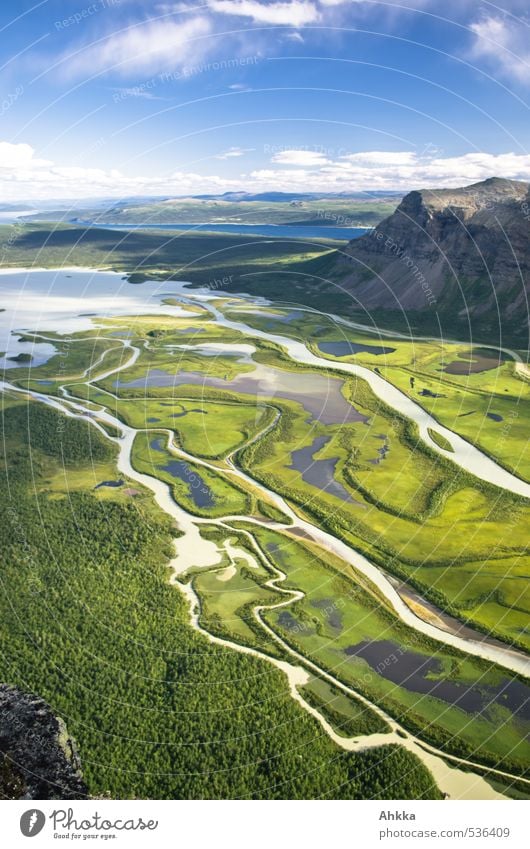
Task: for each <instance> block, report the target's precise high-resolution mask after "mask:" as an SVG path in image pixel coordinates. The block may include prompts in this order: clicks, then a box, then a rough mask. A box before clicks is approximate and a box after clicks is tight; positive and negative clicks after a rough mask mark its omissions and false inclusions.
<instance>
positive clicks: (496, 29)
mask: <svg viewBox="0 0 530 849" xmlns="http://www.w3.org/2000/svg"><path fill="white" fill-rule="evenodd" d="M471 30H472V32H473V33H474V35H475V42H474V44H473V56H474V57H475V58H477V59H486V60H487V61H488V62H490V63H491V64H492V65H493V66H495V67H496V68H497V69H498V70H499V72H500V73H501V74H502V75H503V76H505V77H508V78H510V79H513V80H516V81H517V82H522V83H528V82H530V49H529V47H528V42H529V36H530V28H529V26H528V23H526V22H525V21H520V20H516V19H514V18H498V17H494V16H487V17H484V18H482V19H481V20H479V21H475V23H472V24H471Z"/></svg>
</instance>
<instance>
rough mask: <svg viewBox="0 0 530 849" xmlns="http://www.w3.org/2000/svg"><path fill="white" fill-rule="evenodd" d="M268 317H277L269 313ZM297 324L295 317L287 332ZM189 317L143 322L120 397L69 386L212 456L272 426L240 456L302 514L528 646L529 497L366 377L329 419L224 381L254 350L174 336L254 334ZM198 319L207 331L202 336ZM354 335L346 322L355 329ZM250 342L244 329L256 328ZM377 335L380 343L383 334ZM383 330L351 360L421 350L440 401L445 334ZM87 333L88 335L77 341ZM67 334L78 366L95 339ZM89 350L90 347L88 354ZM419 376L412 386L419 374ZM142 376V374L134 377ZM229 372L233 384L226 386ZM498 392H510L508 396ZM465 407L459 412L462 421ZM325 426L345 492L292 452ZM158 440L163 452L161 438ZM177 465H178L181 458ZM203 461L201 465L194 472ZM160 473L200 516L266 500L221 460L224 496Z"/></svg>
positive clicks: (139, 450) (141, 454) (144, 445)
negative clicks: (340, 417)
mask: <svg viewBox="0 0 530 849" xmlns="http://www.w3.org/2000/svg"><path fill="white" fill-rule="evenodd" d="M316 320H321V319H317V318H316V317H314V316H313V317H311V321H316ZM257 321H258V322H263V321H264V319H261V318H258V319H257ZM266 321H267V322H269V323H270V322H271V319H270V318H269V319H266ZM297 321H300V319H296V318H295V319H294V322H295V323H296V322H297ZM125 323H126V322H125ZM292 323H293V322H289V332H291V330H292V328H291V325H292ZM274 324H281V323H280V322H274ZM186 325H188V326H189V322H188V320H187V319H178V320H177V321H172V320H171V319H170V318H169V317H164V318H163V319H160V321H159V322H158V324H157V318H156V317H150V318H149V319H148V320H147V319H146V321H145V322H136V323H135V326H134V331H133V332H134V333H135V334H136V335H135V336H134V337H133V341H134V342H135V343H139V344H143V343H144V342H145V341H148V342H149V347H147V348H145V349H144V350H143V351H142V354H141V356H140V358H139V359H138V361H137V362H136V364H135V365H134V366H133V367H132V368H131V369H127V371H126V372H123V373H122V375H121V382H120V386H119V387H118V388H116V386H115V385H114V384H115V379H114V378H109V379H107V380H106V381H104V382H103V383H102V387H106V389H107V390H109V391H110V392H115V391H118V392H119V401H115V400H114V399H113V398H112V396H110V395H108V394H106V392H104V391H101V389H99V388H98V386H94V387H92V388H91V389H90V391H89V392H88V394H87V390H86V387H84V386H83V385H79V386H75V385H73V386H71V391H72V392H74V394H75V393H79V395H80V396H81V397H89V398H90V400H91V401H92V402H94V403H95V404H100V403H101V404H104V405H106V406H108V407H109V408H110V409H112V410H113V411H114V412H116V413H117V415H118V416H119V417H120V418H122V420H123V421H125V422H127V423H129V424H131V425H133V426H135V427H142V428H149V429H150V430H151V431H152V432H153V434H155V433H156V430H157V428H168V429H170V430H172V431H173V433H174V435H175V441H176V444H177V445H180V446H181V447H182V448H183V449H184V450H186V451H188V452H189V453H190V454H192V455H194V456H197V457H204V458H213V459H214V460H215V461H216V462H221V463H222V461H223V458H224V457H225V456H226V455H227V453H230V452H232V451H234V450H237V449H238V447H240V446H242V445H245V444H246V443H247V442H248V441H249V440H250V441H252V440H253V439H254V438H255V437H256V436H257V435H258V434H260V433H261V432H264V433H265V435H264V436H263V438H261V439H259V440H258V441H255V442H253V443H252V444H251V445H250V446H249V447H248V448H247V449H245V450H243V451H242V452H240V453H239V454H238V462H239V463H241V464H242V465H243V466H244V468H245V469H246V470H247V471H248V472H249V473H250V475H251V476H253V477H255V478H256V479H258V480H259V481H261V482H263V483H264V484H266V485H267V486H269V487H270V488H271V489H272V490H275V491H278V492H281V493H282V494H283V495H284V496H286V497H287V498H288V499H289V500H290V501H291V502H292V503H293V504H295V505H296V506H297V509H300V510H301V511H303V513H304V514H305V515H307V516H308V517H310V518H312V519H314V520H315V521H317V522H319V523H322V524H323V525H324V526H325V527H326V528H327V529H328V530H331V531H332V532H333V533H335V534H337V535H338V536H339V537H341V538H342V539H344V540H345V541H346V542H347V543H349V544H351V545H352V546H354V547H355V548H357V549H358V550H360V551H362V552H363V553H364V554H365V555H366V556H367V557H369V558H370V559H371V560H372V561H373V562H375V563H377V564H378V565H380V566H382V567H383V568H385V569H386V570H388V571H390V572H393V573H394V574H395V575H398V576H400V577H401V578H404V579H405V580H407V581H408V582H409V583H410V584H411V585H413V586H415V587H416V588H417V589H418V590H419V591H420V592H421V593H422V594H423V595H424V596H425V597H426V598H428V599H430V600H431V601H433V602H434V603H435V604H436V605H438V606H439V607H440V608H442V609H443V610H446V611H447V612H448V613H451V614H453V615H455V616H457V617H459V618H461V619H463V620H464V621H466V622H469V623H470V624H473V625H474V626H476V627H478V628H480V629H481V630H484V631H485V632H487V633H490V634H494V635H496V636H498V637H500V638H501V639H504V640H506V641H508V642H511V643H513V644H515V645H518V646H521V647H526V648H528V646H529V645H530V635H529V633H528V629H527V617H528V613H529V610H530V599H529V593H528V589H527V582H526V581H525V580H524V579H525V576H526V575H527V573H528V553H527V550H526V525H527V522H528V505H527V504H526V503H525V502H524V501H523V500H521V499H517V498H515V497H512V496H510V495H509V494H508V493H505V492H502V491H500V490H496V489H495V488H493V487H488V486H486V485H485V484H482V483H481V482H480V481H478V480H477V479H475V478H473V477H472V476H470V475H467V474H465V473H463V472H462V471H461V470H459V469H456V468H455V467H454V466H453V465H452V464H451V463H450V462H448V461H445V460H443V459H442V458H441V457H440V456H439V455H438V454H435V453H434V452H433V451H430V450H429V449H427V448H426V447H425V446H424V445H423V444H422V443H421V442H420V441H419V440H418V437H417V433H416V432H415V430H414V428H413V427H412V426H411V425H409V424H407V423H406V422H405V421H403V420H401V419H400V418H399V417H397V416H396V415H395V414H393V412H392V411H391V410H389V409H388V408H386V407H385V406H384V405H383V404H382V403H381V402H379V401H378V400H377V399H376V398H375V397H374V396H373V394H372V393H371V391H370V390H369V388H368V387H367V385H366V384H365V383H364V381H360V380H354V379H348V380H346V381H345V382H344V384H343V388H342V393H343V395H344V396H345V397H346V398H348V399H350V400H351V402H352V403H353V404H354V406H355V407H356V409H357V410H358V411H359V413H361V414H362V415H364V416H366V418H367V419H368V422H367V423H366V424H365V423H363V422H359V423H354V424H341V423H337V424H336V425H324V424H323V423H322V422H321V421H318V420H315V419H308V415H307V411H306V410H305V409H304V407H303V406H302V404H301V403H299V402H298V401H292V400H289V399H287V398H283V397H278V396H275V397H274V398H267V393H266V392H263V391H260V397H259V398H258V397H256V396H255V395H249V394H246V395H245V394H241V393H238V392H235V391H234V389H233V388H230V387H228V381H229V380H231V379H232V378H233V377H235V376H236V375H241V374H248V373H251V372H252V369H253V367H254V366H253V364H252V361H246V362H241V361H239V360H238V358H236V357H229V356H224V355H223V356H215V357H206V356H202V355H199V354H197V353H195V352H193V351H189V350H186V349H180V350H178V352H177V353H176V354H175V350H176V349H174V348H171V347H169V346H171V345H175V344H183V345H187V344H194V343H195V344H196V343H197V342H198V341H200V342H201V343H203V342H210V343H212V342H213V343H218V342H224V343H227V342H230V343H239V342H241V341H242V340H243V339H245V337H242V335H241V334H238V333H235V332H233V331H227V330H226V329H223V328H221V327H219V326H216V325H215V324H214V323H212V322H211V321H205V320H204V319H202V318H201V319H193V322H192V325H193V326H192V327H191V328H190V329H189V332H188V333H181V332H178V331H179V330H182V328H183V326H184V327H185V326H186ZM199 328H200V329H201V330H202V331H203V332H201V333H200V336H197V330H198V329H199ZM299 332H304V333H306V334H307V335H308V336H309V338H316V339H318V340H319V341H320V339H322V338H324V339H328V338H329V333H330V331H329V328H326V334H327V335H326V334H322V335H321V336H320V337H319V336H311V333H310V331H309V330H308V327H307V324H304V325H303V326H302V329H300V330H299ZM311 332H313V333H314V334H316V333H317V329H316V328H315V327H313V328H312V331H311ZM294 335H296V330H295V331H294ZM354 336H355V334H353V333H352V334H350V336H349V338H350V340H351V339H353V338H354ZM306 338H307V337H306ZM355 338H356V339H357V343H358V344H361V342H363V341H364V342H365V343H367V340H366V337H364V338H363V337H361V336H359V335H358V334H357V335H356V336H355ZM245 341H247V342H248V339H246V340H245ZM370 342H371V343H372V345H373V344H374V340H373V339H370ZM383 342H384V344H385V345H387V346H388V347H395V348H396V350H395V352H392V353H387V354H385V355H382V354H378V355H376V354H374V353H373V352H359V353H358V354H356V355H355V356H354V357H352V359H353V361H360V362H362V363H363V364H364V365H366V366H367V367H372V368H377V369H378V370H379V371H381V373H382V372H383V371H384V370H385V369H389V368H390V366H387V365H385V363H388V362H390V360H391V359H392V358H393V359H394V360H395V361H396V363H397V365H396V368H398V367H399V368H403V366H401V365H400V363H406V362H409V361H411V359H412V358H413V357H415V360H414V362H415V364H416V372H415V375H416V376H415V377H414V375H412V374H411V375H409V377H408V385H409V391H410V392H411V394H412V397H414V398H415V400H419V401H420V402H421V403H425V404H426V403H427V402H429V401H430V400H434V401H435V402H437V403H442V402H445V400H446V399H445V398H442V399H429V398H426V397H424V396H420V395H419V394H418V392H419V391H421V389H420V387H423V378H422V377H421V374H423V372H422V371H420V369H423V370H424V371H425V369H426V368H427V366H425V365H423V363H425V362H427V363H428V364H430V368H431V370H432V371H433V372H435V373H439V372H438V371H437V368H438V367H437V366H436V365H435V363H439V361H440V356H441V352H440V349H439V347H437V346H436V345H435V344H434V343H429V342H419V343H418V344H417V345H416V348H415V351H416V353H415V354H414V355H413V354H412V352H411V345H410V343H406V342H403V341H401V340H394V339H389V340H386V339H385V340H383ZM108 344H112V343H108ZM77 345H79V348H75V346H77ZM70 347H71V349H72V350H76V351H77V353H76V356H77V357H78V358H79V362H78V363H77V366H78V367H79V368H80V367H81V366H83V365H85V363H86V361H87V360H90V356H91V350H90V345H89V344H88V343H87V344H86V345H85V346H84V348H83V346H82V344H81V343H78V342H76V343H72V344H71V345H70ZM455 347H456V350H451V351H450V352H449V354H448V353H447V351H446V352H445V360H444V362H446V363H447V362H449V363H450V362H459V361H460V358H459V357H458V353H459V352H460V350H461V349H460V348H458V346H455ZM256 349H257V350H256V353H255V355H254V360H255V361H256V362H261V363H262V364H268V365H270V366H271V367H274V368H276V369H283V370H285V369H288V370H294V372H295V373H299V372H300V373H301V374H307V373H309V374H311V373H315V372H311V371H310V370H308V369H303V368H302V369H300V367H299V366H295V364H293V363H292V362H291V361H289V360H288V359H287V358H286V357H285V356H284V355H282V354H281V352H279V350H278V349H277V347H275V346H271V345H267V344H265V343H261V342H257V341H256ZM83 351H84V359H83V357H82V356H81V354H82V352H83ZM98 352H99V348H98ZM107 357H108V358H110V357H116V358H119V357H121V353H120V352H119V351H118V350H117V351H116V352H114V351H111V352H110V353H109V354H107ZM407 357H408V360H407ZM67 361H68V359H67ZM105 361H106V360H105ZM376 363H377V365H376ZM509 367H510V363H506V364H504V365H503V366H500V367H499V368H501V369H507V368H509ZM155 369H156V370H158V371H162V372H166V373H167V374H168V375H169V377H170V381H169V382H170V384H171V383H173V379H172V377H171V375H177V376H178V375H180V374H181V373H182V372H183V371H185V372H188V373H191V374H198V375H204V380H205V382H204V383H203V382H200V384H199V385H196V386H193V385H186V384H185V383H184V384H182V385H179V384H176V385H170V386H168V387H155V386H152V385H150V384H146V381H145V375H146V374H148V373H149V372H152V371H153V370H155ZM43 371H44V373H45V374H47V375H48V376H49V375H52V374H53V364H52V363H51V362H50V363H49V364H48V365H47V366H45V367H41V369H35V370H33V371H32V376H33V379H34V380H35V379H39V375H40V374H41V373H42V372H43ZM72 371H74V370H72ZM209 376H211V377H217V378H220V379H221V380H220V383H221V385H220V386H217V387H216V388H212V387H209V386H207V385H206V378H207V377H209ZM412 377H414V386H412V385H411V378H412ZM471 377H472V379H473V380H475V379H479V380H483V381H485V382H486V381H491V380H492V377H491V373H490V371H486V372H481V373H479V374H474V375H472V376H471ZM135 379H136V381H137V382H139V386H138V387H136V388H131V387H127V384H128V383H130V382H131V381H133V380H135ZM444 379H445V378H444ZM448 379H450V381H451V385H454V386H460V389H458V390H455V391H458V392H460V393H462V394H465V393H468V392H469V390H468V389H467V386H466V387H464V386H462V381H463V378H462V376H461V375H449V377H448ZM225 380H226V381H227V389H226V390H225V389H224V388H222V384H223V383H224V381H225ZM511 380H512V381H513V382H514V383H517V384H518V385H521V386H523V388H525V387H524V385H523V384H522V382H521V381H520V380H519V378H516V377H513V376H512V378H511ZM458 381H460V382H461V383H460V384H459V383H458ZM465 381H467V377H466V378H465ZM33 385H34V386H35V385H36V384H33ZM497 397H498V396H496V398H497ZM499 400H503V398H502V396H501V398H500V399H499ZM466 403H467V402H466ZM194 411H195V412H194ZM198 411H200V412H198ZM183 414H184V415H183ZM467 418H468V417H463V418H460V419H459V421H460V422H465V421H466V420H467ZM469 418H471V416H470V417H469ZM521 419H522V414H521ZM149 420H151V421H149ZM155 420H157V421H155ZM486 422H487V424H485V425H484V427H485V433H487V434H488V438H491V439H492V440H493V434H494V432H495V428H496V427H498V425H499V423H498V422H496V421H493V420H490V419H486ZM486 429H487V430H486ZM463 435H465V434H463ZM317 437H320V438H321V439H323V440H324V444H323V445H322V447H321V448H320V449H319V450H318V452H316V453H315V454H314V455H313V462H319V461H321V462H326V461H327V462H328V463H332V464H334V469H333V478H334V480H336V481H337V482H338V483H339V484H340V485H341V486H342V488H343V492H344V493H345V494H346V496H347V498H348V499H349V500H345V499H344V498H341V497H339V496H338V495H337V494H336V492H333V491H326V490H324V491H323V490H322V488H321V487H316V486H314V485H311V484H310V483H308V482H307V481H306V480H304V478H303V477H302V475H301V474H300V472H299V471H297V470H296V468H294V466H293V451H296V450H299V449H301V448H303V447H306V448H307V447H308V446H310V445H311V444H312V443H313V442H314V440H315V439H316V438H317ZM512 437H513V439H514V443H515V450H517V445H518V444H520V445H521V447H522V443H523V441H524V442H525V444H526V435H525V434H524V435H523V429H522V428H521V431H520V432H519V433H517V432H516V433H514V434H512V433H510V434H508V435H507V437H506V444H507V445H509V444H510V443H511V440H512ZM485 438H486V437H485V436H481V438H480V440H479V439H478V437H477V438H476V440H475V441H477V442H478V443H479V445H480V444H481V440H484V439H485ZM153 439H154V435H153ZM153 439H151V442H152V441H153ZM518 439H519V440H520V442H519V443H518V441H517V440H518ZM149 445H150V442H149V440H148V438H147V437H142V440H138V443H137V447H136V456H137V461H138V463H139V466H138V468H141V469H142V470H144V471H151V472H153V471H154V472H155V474H156V473H159V472H160V470H159V469H158V470H157V467H158V466H164V465H168V463H170V462H171V459H174V458H171V457H169V455H167V456H166V455H165V454H164V453H160V452H158V451H157V452H154V451H153V450H151V449H150V448H149ZM162 447H163V449H164V451H165V446H162ZM496 447H497V449H498V450H499V451H500V450H501V449H502V447H503V446H502V444H501V441H498V442H497V443H496ZM506 450H507V449H506ZM166 461H167V462H166ZM178 471H179V472H182V469H181V468H179V470H178ZM198 471H199V470H195V471H194V474H195V473H198ZM163 474H164V475H165V478H164V479H165V480H166V481H167V482H168V483H170V484H171V485H172V486H174V487H176V488H175V490H174V491H175V495H176V497H177V500H179V503H181V504H182V506H185V507H186V509H192V507H193V509H194V511H195V512H198V514H199V515H203V516H210V515H215V516H220V515H223V514H224V515H227V514H233V513H238V514H241V513H242V512H244V509H245V507H246V508H247V510H248V509H250V510H251V514H256V511H257V512H258V514H259V513H261V514H263V512H264V511H263V505H262V506H261V507H260V506H259V505H258V503H257V502H258V497H259V496H258V494H257V493H256V492H252V491H248V492H245V493H244V492H243V491H242V490H241V489H240V488H239V486H235V485H234V483H233V479H230V481H229V479H227V478H223V476H222V474H221V473H220V474H219V475H217V474H216V473H213V472H204V473H203V472H202V470H201V472H200V474H198V477H199V479H201V480H202V478H203V477H204V475H206V477H208V478H210V476H212V479H211V487H210V484H206V486H205V488H206V489H207V490H208V491H211V492H212V494H213V496H212V497H213V499H214V501H215V507H213V506H211V505H210V506H208V507H200V506H197V504H195V503H194V501H193V498H192V497H191V496H192V493H191V492H190V488H189V485H188V484H187V483H186V481H185V480H184V481H175V479H174V478H173V476H172V475H171V474H170V472H169V471H167V470H166V471H165V472H164V473H163ZM224 487H226V490H225V488H224ZM225 495H226V497H227V500H225ZM207 501H208V499H207ZM221 505H222V506H221ZM212 511H213V512H212ZM507 523H508V524H509V533H507ZM477 564H480V568H477Z"/></svg>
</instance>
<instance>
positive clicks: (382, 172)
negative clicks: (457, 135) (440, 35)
mask: <svg viewBox="0 0 530 849" xmlns="http://www.w3.org/2000/svg"><path fill="white" fill-rule="evenodd" d="M303 153H305V154H306V157H305V162H304V157H303V156H302V154H303ZM271 164H272V165H274V166H278V165H281V164H283V165H285V166H288V167H286V168H284V169H282V168H278V167H273V168H268V169H260V170H257V171H253V172H252V174H251V175H250V177H251V178H252V180H253V181H254V182H255V181H257V182H258V183H260V184H263V185H264V186H268V187H272V186H275V187H276V188H277V189H278V190H284V191H289V190H292V189H295V190H296V189H300V190H302V187H305V190H306V191H330V192H341V191H356V190H368V191H370V190H374V191H375V190H381V189H383V190H384V189H389V190H390V189H403V190H405V191H409V190H411V189H415V188H416V189H417V188H436V187H444V186H447V187H451V186H453V187H454V186H465V185H468V184H469V183H473V182H478V181H480V180H485V179H486V178H488V177H495V176H498V177H507V178H510V179H513V180H530V155H524V154H517V153H503V154H498V155H496V154H491V153H468V154H464V155H462V156H452V157H442V156H440V155H439V154H438V153H437V152H431V153H430V154H427V155H422V154H418V153H415V152H413V151H412V152H411V151H397V152H389V151H377V150H376V151H361V152H358V153H350V154H344V155H343V156H340V157H337V158H336V159H333V160H326V159H325V157H324V156H323V154H321V153H316V152H313V151H310V150H308V151H300V150H292V151H289V150H285V151H282V152H281V154H276V155H275V156H273V157H272V160H271ZM294 165H298V166H301V167H300V168H296V169H294V168H293V166H294Z"/></svg>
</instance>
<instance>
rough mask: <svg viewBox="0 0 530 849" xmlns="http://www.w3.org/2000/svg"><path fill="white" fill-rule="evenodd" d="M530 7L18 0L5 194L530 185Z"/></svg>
mask: <svg viewBox="0 0 530 849" xmlns="http://www.w3.org/2000/svg"><path fill="white" fill-rule="evenodd" d="M527 6H528V4H527V2H526V0H512V2H509V3H508V2H505V3H504V5H503V6H499V5H495V4H493V3H481V2H476V0H475V2H467V0H458V2H457V0H443V2H442V0H403V2H397V3H395V2H384V3H379V2H373V0H345V1H344V2H343V0H285V2H279V1H278V2H276V0H210V2H209V3H204V4H201V3H190V2H181V3H171V2H169V3H157V2H156V0H155V2H138V1H137V0H93V2H87V0H66V2H65V0H40V2H39V0H37V2H26V0H23V2H20V0H17V2H13V0H4V4H3V5H2V10H1V11H0V30H1V41H0V44H1V45H2V47H1V51H2V55H1V57H0V67H1V70H0V77H1V83H2V103H1V104H0V113H1V124H0V127H1V129H0V201H13V200H15V201H16V200H21V199H42V198H82V197H91V196H93V197H96V196H115V197H124V196H130V195H141V194H151V195H182V194H197V193H201V192H211V191H215V192H222V191H231V190H240V189H246V190H252V191H262V190H270V189H277V190H286V191H316V190H318V191H355V190H368V191H369V190H384V189H399V190H402V189H405V190H408V189H411V188H421V187H422V186H446V185H449V186H451V185H452V186H455V185H462V184H466V183H470V182H473V181H476V180H480V179H483V178H485V177H488V176H492V175H498V176H506V177H512V178H515V179H530V155H529V154H528V153H527V140H528V135H529V134H528V128H529V123H530V122H529V120H528V118H529V114H528V96H529V93H530V48H529V47H528V45H529V44H530V38H529V34H530V18H529V16H528V12H527V11H526V9H527Z"/></svg>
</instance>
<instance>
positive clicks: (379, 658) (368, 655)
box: [344, 640, 530, 720]
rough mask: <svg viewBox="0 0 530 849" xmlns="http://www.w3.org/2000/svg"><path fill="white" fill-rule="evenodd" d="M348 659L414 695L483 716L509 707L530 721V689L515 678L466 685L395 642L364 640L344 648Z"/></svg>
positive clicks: (431, 660)
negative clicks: (362, 662)
mask: <svg viewBox="0 0 530 849" xmlns="http://www.w3.org/2000/svg"><path fill="white" fill-rule="evenodd" d="M344 653H345V654H346V655H347V656H348V657H360V658H362V659H363V660H365V661H366V662H367V663H368V664H369V666H370V667H371V668H372V669H374V670H375V671H376V672H377V673H378V674H379V675H382V677H383V678H385V679H386V680H387V681H391V682H392V683H393V684H397V685H399V686H400V687H404V688H405V689H406V690H408V691H409V692H411V693H421V694H422V695H428V696H434V697H436V698H437V699H441V700H442V701H444V702H447V703H449V704H451V705H454V706H456V707H459V708H461V709H462V710H464V711H466V712H467V713H470V714H477V713H481V712H482V711H487V709H488V708H489V707H490V706H491V707H493V706H494V705H502V706H503V707H505V708H508V709H509V710H510V711H511V712H512V713H513V714H516V715H517V717H518V718H520V719H525V720H527V719H530V687H528V686H527V685H526V684H523V683H522V682H521V681H518V680H517V679H515V678H512V679H509V678H503V679H502V680H501V681H500V682H499V684H498V685H497V686H496V687H493V686H491V685H485V686H479V685H478V684H476V683H475V682H473V683H471V682H470V683H469V684H465V683H463V682H459V681H455V680H453V679H451V678H439V679H436V678H435V677H434V676H436V675H440V673H441V672H442V664H441V661H440V660H438V659H437V658H435V657H431V656H426V655H423V654H419V653H418V654H417V653H416V652H413V651H410V650H403V649H402V648H401V646H399V645H398V644H397V643H393V642H392V641H391V640H372V641H368V640H364V641H363V642H360V643H358V644H357V645H353V646H348V647H347V648H346V649H344Z"/></svg>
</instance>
